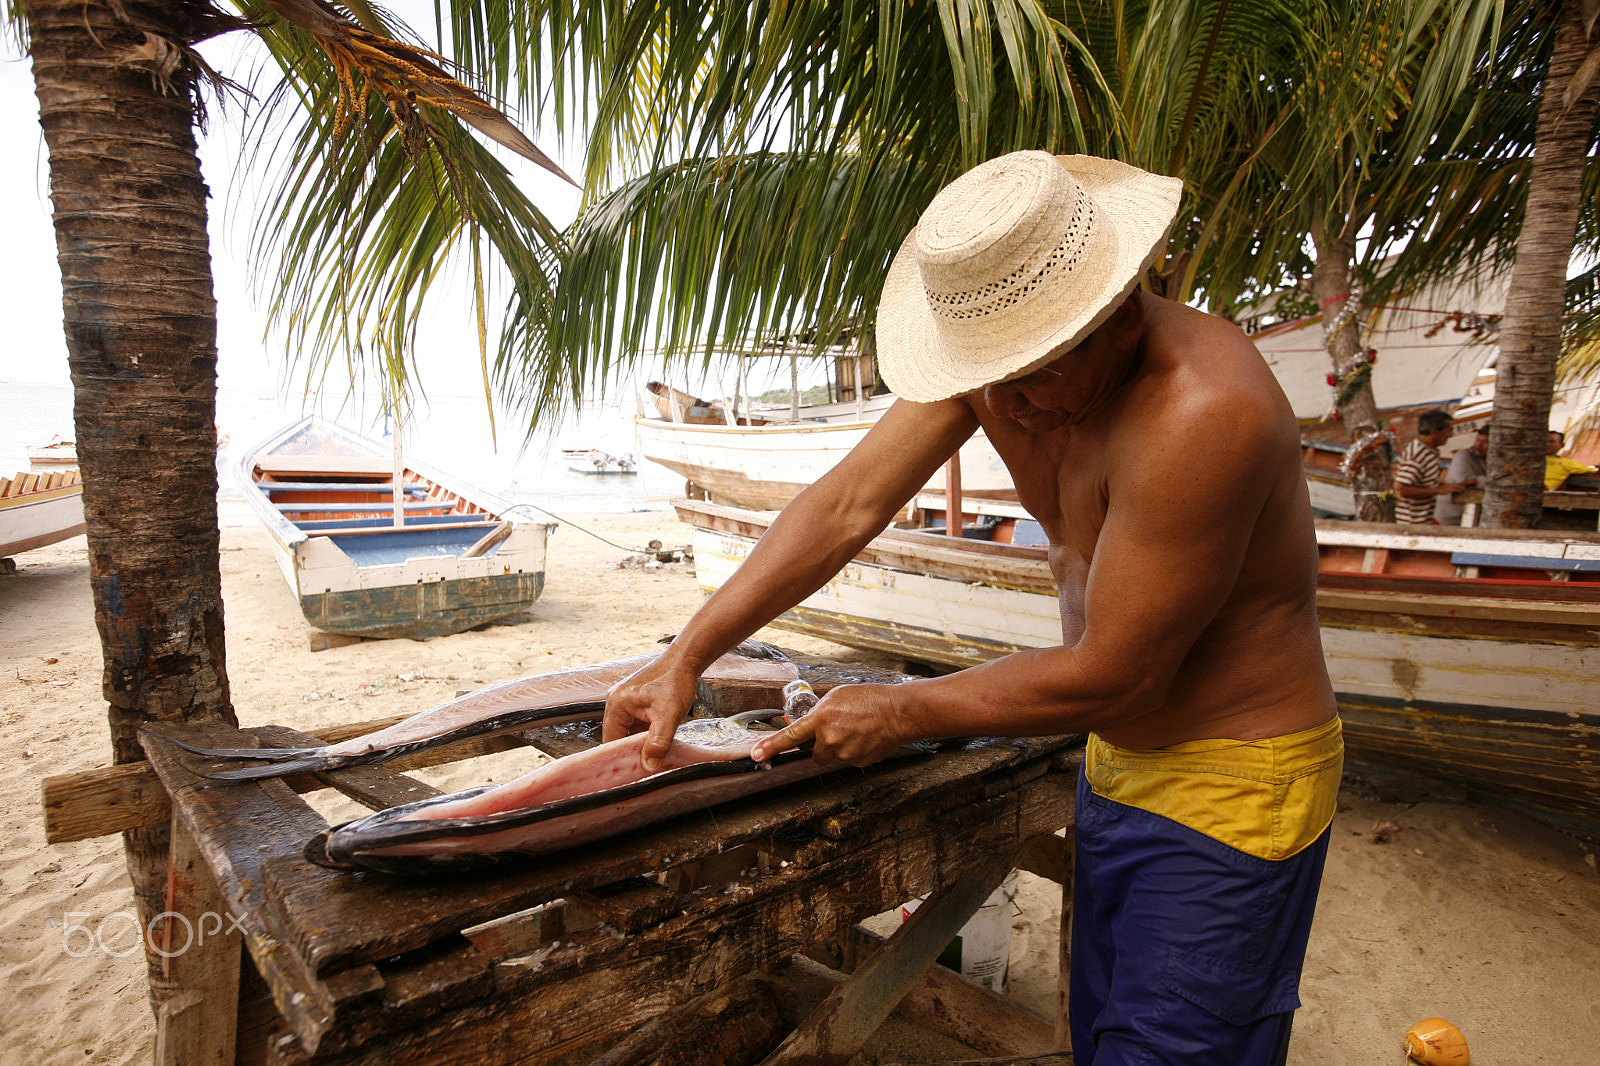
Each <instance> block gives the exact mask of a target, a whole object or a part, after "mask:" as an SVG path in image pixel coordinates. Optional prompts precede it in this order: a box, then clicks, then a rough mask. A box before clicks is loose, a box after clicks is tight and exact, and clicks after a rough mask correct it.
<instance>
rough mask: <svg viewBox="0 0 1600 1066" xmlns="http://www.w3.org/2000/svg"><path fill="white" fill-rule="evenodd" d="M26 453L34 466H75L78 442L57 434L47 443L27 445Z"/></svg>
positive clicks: (76, 463)
mask: <svg viewBox="0 0 1600 1066" xmlns="http://www.w3.org/2000/svg"><path fill="white" fill-rule="evenodd" d="M27 455H28V462H30V463H32V464H33V465H35V466H77V465H78V444H77V442H76V441H70V440H66V439H64V438H63V437H61V436H60V435H59V434H57V435H56V436H55V437H52V438H51V439H50V443H49V444H33V445H29V446H28V448H27Z"/></svg>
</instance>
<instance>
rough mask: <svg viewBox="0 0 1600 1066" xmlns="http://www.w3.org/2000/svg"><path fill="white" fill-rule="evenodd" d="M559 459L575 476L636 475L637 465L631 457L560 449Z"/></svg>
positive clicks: (579, 449)
mask: <svg viewBox="0 0 1600 1066" xmlns="http://www.w3.org/2000/svg"><path fill="white" fill-rule="evenodd" d="M561 459H562V461H563V462H565V463H566V464H567V469H568V470H571V471H572V472H573V473H575V474H637V473H638V472H639V464H638V462H636V461H635V460H634V458H633V456H632V455H630V454H628V453H626V452H624V453H623V454H622V455H612V454H611V453H610V452H605V451H601V450H600V449H599V448H562V449H561Z"/></svg>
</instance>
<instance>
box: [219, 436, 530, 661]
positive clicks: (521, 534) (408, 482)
mask: <svg viewBox="0 0 1600 1066" xmlns="http://www.w3.org/2000/svg"><path fill="white" fill-rule="evenodd" d="M397 470H398V471H399V477H398V479H397V477H396V471H397ZM237 474H238V478H239V482H240V485H241V487H243V489H244V490H245V495H246V498H247V499H248V500H249V502H250V505H251V507H252V508H253V509H254V510H255V512H256V514H257V515H258V516H259V517H260V519H261V521H262V523H263V525H265V526H266V528H267V532H268V533H269V534H271V536H272V539H273V540H274V541H275V542H276V545H277V549H278V551H277V556H278V566H279V568H280V569H281V570H282V571H283V576H284V579H285V580H286V581H288V583H289V588H290V590H291V591H293V592H294V594H295V596H296V597H297V598H298V599H299V601H300V610H301V612H302V613H304V615H305V617H306V620H307V621H308V622H310V623H311V624H312V625H314V626H316V627H317V628H318V629H324V630H327V631H329V632H331V633H343V634H347V635H351V636H361V637H411V638H414V639H415V638H425V637H437V636H443V635H445V634H447V633H457V632H460V631H462V630H465V629H471V628H472V627H473V626H478V625H482V624H484V623H485V622H492V621H494V620H495V619H497V618H503V617H505V616H507V615H510V614H515V613H516V612H517V611H520V610H522V609H523V608H525V607H527V606H529V605H530V604H532V603H533V602H534V600H536V599H538V597H539V593H540V592H541V591H542V590H543V588H544V562H545V541H546V538H547V537H548V536H549V534H550V532H551V531H552V530H554V529H555V526H554V525H553V524H549V523H545V522H518V521H513V520H512V519H511V518H510V517H509V516H508V514H507V512H508V510H509V509H510V504H509V503H508V502H507V501H505V500H502V499H500V498H498V497H496V496H494V495H492V494H490V493H487V492H484V491H482V490H480V489H475V488H472V487H469V486H467V485H465V484H463V483H462V482H460V481H459V480H456V479H454V478H452V477H450V476H449V475H447V474H443V473H440V472H438V471H436V470H433V469H432V468H430V467H427V466H424V465H423V464H421V463H418V462H416V461H414V460H410V459H407V460H404V461H403V462H402V461H401V459H400V457H399V456H398V455H396V454H394V449H392V448H390V447H387V446H382V445H379V444H377V443H375V442H374V441H371V440H368V439H367V438H365V437H362V436H360V435H359V434H356V433H352V432H351V431H350V430H347V429H345V428H343V427H342V426H338V425H335V424H333V423H330V422H325V421H322V420H320V419H318V418H316V417H314V416H313V417H310V418H305V419H302V420H300V421H299V422H296V423H294V424H293V425H290V426H286V427H285V428H283V429H281V430H279V431H278V432H277V433H275V434H273V435H272V436H271V437H270V438H268V439H267V440H266V441H264V442H263V443H262V444H261V445H259V446H258V447H256V448H254V449H252V450H250V451H249V452H247V453H246V454H245V455H244V456H243V457H242V458H241V459H240V461H239V465H238V468H237Z"/></svg>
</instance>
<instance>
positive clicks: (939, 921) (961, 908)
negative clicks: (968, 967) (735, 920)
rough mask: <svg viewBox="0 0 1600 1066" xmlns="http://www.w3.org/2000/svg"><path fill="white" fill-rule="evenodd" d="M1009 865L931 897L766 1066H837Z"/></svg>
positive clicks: (970, 876)
mask: <svg viewBox="0 0 1600 1066" xmlns="http://www.w3.org/2000/svg"><path fill="white" fill-rule="evenodd" d="M1006 858H1007V861H1006V862H1004V863H999V864H991V865H987V866H984V867H981V868H979V869H976V870H970V871H968V872H967V873H964V874H962V875H960V876H959V877H957V878H956V879H955V880H954V881H952V882H950V884H949V885H947V886H946V887H945V888H943V889H941V890H939V891H938V892H936V893H934V894H933V895H932V896H931V897H929V899H928V901H927V902H925V903H924V904H922V906H920V907H918V908H917V910H916V913H914V914H913V915H912V916H911V917H910V918H909V919H907V920H906V923H905V924H904V925H902V926H901V927H900V928H899V929H898V930H896V932H895V934H894V936H892V937H890V938H889V940H888V941H887V942H886V943H885V944H884V946H883V947H882V948H881V949H879V950H878V951H877V952H876V953H875V954H874V955H873V956H872V958H870V959H868V960H867V962H866V963H865V964H864V965H863V966H862V967H861V968H860V969H859V970H857V971H856V972H855V973H853V974H851V975H850V977H849V978H848V979H847V980H846V981H845V982H844V983H843V984H842V985H840V986H839V987H838V988H836V989H834V991H833V992H832V993H830V994H829V996H828V998H827V999H825V1000H823V1002H822V1004H821V1006H819V1007H817V1009H816V1010H814V1011H813V1012H812V1013H811V1016H810V1017H808V1018H807V1019H806V1020H805V1022H804V1023H803V1024H802V1025H801V1026H800V1028H799V1029H796V1030H795V1031H794V1032H793V1033H791V1034H790V1035H789V1037H788V1038H787V1039H785V1040H784V1042H783V1043H782V1044H781V1045H779V1047H778V1050H777V1051H775V1052H773V1053H772V1055H770V1056H769V1057H768V1058H766V1059H765V1060H764V1061H763V1066H842V1064H843V1063H845V1062H848V1061H849V1060H850V1059H851V1057H853V1056H854V1055H855V1053H856V1052H858V1051H860V1050H861V1048H862V1047H863V1046H865V1044H866V1042H867V1040H868V1039H869V1038H870V1037H871V1036H872V1034H873V1033H874V1032H875V1031H877V1029H878V1027H879V1026H881V1025H882V1024H883V1021H884V1019H885V1018H887V1017H888V1016H889V1015H890V1014H891V1013H893V1012H894V1009H895V1007H896V1006H897V1005H898V1004H899V1002H900V1000H901V999H903V998H904V997H905V994H906V992H907V991H908V990H909V989H910V988H911V986H912V985H914V984H915V983H916V981H917V979H918V978H919V977H921V976H922V974H923V972H924V971H926V970H927V968H928V967H929V966H931V965H932V964H933V960H934V959H936V958H938V957H939V953H940V952H941V951H943V950H944V947H945V945H946V944H948V943H949V942H950V938H951V937H953V936H955V935H956V933H957V932H958V931H959V930H960V929H961V927H962V926H963V925H964V924H966V922H967V919H969V918H971V917H972V916H973V914H974V913H976V912H977V910H978V908H979V907H980V906H982V905H983V901H984V900H985V899H987V898H988V896H989V893H991V892H993V891H994V890H995V889H996V888H997V887H998V886H999V884H1000V882H1001V881H1003V880H1005V877H1006V874H1007V873H1009V872H1010V869H1011V864H1010V861H1009V859H1010V856H1007V857H1006Z"/></svg>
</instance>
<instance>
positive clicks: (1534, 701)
mask: <svg viewBox="0 0 1600 1066" xmlns="http://www.w3.org/2000/svg"><path fill="white" fill-rule="evenodd" d="M918 503H919V505H920V507H921V514H922V516H923V519H924V524H928V522H930V521H937V522H941V523H942V520H943V515H942V513H941V512H940V510H939V508H942V506H943V501H942V499H941V498H938V497H921V498H919V500H918ZM677 507H678V515H679V517H680V518H681V519H682V520H683V521H685V522H687V523H689V524H690V525H692V526H694V527H695V537H694V557H695V569H696V573H697V575H698V579H699V582H700V586H701V588H702V590H703V591H704V592H706V593H707V594H709V593H710V592H712V591H714V590H715V589H716V588H718V587H720V586H721V585H722V583H723V582H724V581H726V580H727V578H728V576H729V575H730V574H732V572H733V570H734V569H735V568H736V567H737V566H738V565H739V563H740V562H742V561H743V559H744V558H745V556H746V554H747V553H748V552H749V550H750V548H751V547H753V546H754V544H755V542H756V540H757V539H758V538H759V537H760V535H761V533H762V532H763V531H764V530H765V529H766V527H767V525H768V524H769V523H770V522H771V520H772V515H771V514H762V513H757V512H751V511H745V510H739V509H735V508H728V507H719V506H716V505H712V504H708V503H704V502H699V501H682V502H680V503H678V504H677ZM964 510H965V511H966V512H967V514H968V516H969V519H972V520H969V521H967V522H964V523H963V525H964V527H965V528H966V534H967V535H966V536H965V537H960V538H957V537H947V536H944V535H943V534H940V533H929V532H924V531H920V530H915V529H890V530H887V531H885V532H884V533H883V535H881V536H879V537H878V538H876V539H875V540H873V541H872V543H871V544H870V545H868V547H867V548H866V549H865V550H864V551H863V552H861V553H860V554H859V555H858V556H857V557H856V558H855V560H854V561H852V562H851V563H850V564H849V565H848V566H846V567H845V568H844V569H843V570H842V571H840V573H839V575H838V576H837V577H835V578H834V579H833V580H831V581H829V582H828V584H827V585H826V586H824V587H823V588H822V589H821V590H820V591H818V592H817V593H816V594H815V595H813V596H811V597H809V598H808V599H806V600H805V601H804V602H803V603H801V604H800V605H799V606H797V607H796V608H794V609H793V610H792V611H789V612H787V613H786V614H784V615H783V616H782V617H781V618H780V619H779V620H778V621H777V622H776V623H774V624H775V625H776V626H777V627H779V628H784V629H790V630H793V631H796V632H802V633H807V634H810V635H812V636H817V637H822V638H824V639H827V640H832V641H835V642H837V643H841V644H846V645H850V646H852V647H861V648H872V649H877V650H880V651H886V652H889V653H892V654H896V655H900V656H902V657H905V658H908V659H913V660H919V661H923V662H930V663H938V664H943V665H947V666H972V665H976V664H978V663H982V662H986V661H988V660H990V659H993V658H996V657H998V656H1000V655H1004V654H1007V653H1009V652H1013V651H1020V650H1023V649H1026V648H1040V647H1049V646H1051V645H1055V644H1058V643H1060V639H1061V628H1060V618H1059V616H1058V614H1057V601H1056V586H1055V582H1054V580H1053V579H1052V577H1051V575H1050V570H1049V566H1048V564H1047V562H1046V558H1045V550H1044V548H1043V547H1042V546H1041V545H1040V543H1039V542H1041V541H1042V540H1043V538H1042V537H1041V536H1040V535H1039V529H1038V525H1037V523H1035V522H1033V521H1032V520H1031V519H1029V518H1027V516H1026V515H1025V513H1024V512H1022V511H1021V510H1020V508H1018V507H1017V506H1016V505H1014V504H1013V505H1007V504H1004V503H996V502H984V501H970V503H969V505H968V506H966V507H964ZM977 536H984V537H992V538H993V539H992V540H978V539H970V538H973V537H977ZM1317 540H1318V544H1319V546H1320V551H1321V564H1320V570H1321V573H1320V576H1319V580H1318V589H1317V606H1318V612H1319V618H1320V621H1321V626H1322V642H1323V650H1324V654H1325V655H1326V658H1327V663H1328V672H1329V675H1330V676H1331V678H1332V680H1333V686H1334V690H1335V692H1336V693H1337V696H1338V700H1339V707H1340V710H1341V714H1342V715H1343V718H1344V722H1345V736H1346V740H1347V742H1348V745H1349V750H1350V758H1351V762H1352V764H1367V765H1372V766H1379V767H1389V768H1393V769H1397V770H1400V771H1404V772H1407V773H1410V774H1417V775H1422V776H1429V777H1435V778H1440V779H1445V780H1449V781H1452V782H1454V783H1456V784H1459V785H1460V786H1463V787H1465V788H1466V789H1468V790H1469V791H1470V792H1472V793H1474V794H1477V795H1481V796H1483V797H1485V798H1493V799H1497V800H1501V801H1505V802H1509V803H1512V804H1515V805H1518V806H1520V807H1522V808H1524V809H1526V810H1527V811H1528V812H1530V813H1533V814H1536V815H1539V816H1541V817H1543V818H1545V819H1546V820H1549V821H1554V822H1558V823H1560V824H1563V825H1565V826H1567V827H1568V828H1572V829H1576V830H1577V831H1579V832H1582V833H1584V834H1586V835H1589V836H1592V837H1596V838H1600V534H1595V533H1579V532H1573V533H1565V532H1563V533H1559V534H1556V533H1549V532H1544V531H1521V530H1515V531H1513V530H1488V529H1450V528H1445V527H1400V526H1391V525H1373V524H1363V523H1354V522H1339V521H1319V522H1318V523H1317Z"/></svg>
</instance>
